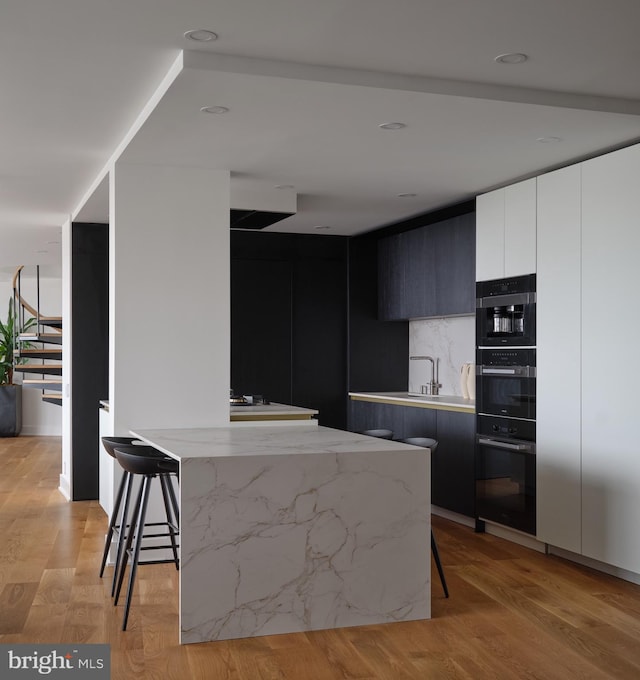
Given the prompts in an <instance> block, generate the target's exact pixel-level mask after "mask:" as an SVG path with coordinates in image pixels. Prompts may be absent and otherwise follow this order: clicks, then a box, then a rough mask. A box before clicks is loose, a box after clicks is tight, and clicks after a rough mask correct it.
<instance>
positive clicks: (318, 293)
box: [231, 231, 348, 428]
mask: <svg viewBox="0 0 640 680" xmlns="http://www.w3.org/2000/svg"><path fill="white" fill-rule="evenodd" d="M231 256H232V257H231V387H233V389H234V390H235V391H236V392H238V393H241V394H262V395H264V396H265V397H266V398H268V399H269V400H271V401H276V402H281V403H285V404H293V405H295V406H305V407H309V408H315V409H318V411H319V412H320V415H319V421H320V424H321V425H327V426H329V427H336V428H344V427H346V419H347V416H346V398H347V397H346V394H347V271H348V267H347V256H348V247H347V239H345V238H341V237H319V236H306V235H291V234H269V233H250V232H242V231H233V232H232V234H231Z"/></svg>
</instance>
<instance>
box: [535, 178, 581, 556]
mask: <svg viewBox="0 0 640 680" xmlns="http://www.w3.org/2000/svg"><path fill="white" fill-rule="evenodd" d="M580 187H581V168H580V165H573V166H571V167H568V168H563V169H562V170H557V171H555V172H550V173H548V174H546V175H542V176H541V177H538V186H537V216H538V217H537V234H538V236H537V240H538V251H537V263H538V276H537V288H538V292H537V306H536V313H537V347H538V349H537V382H536V388H537V398H536V413H537V417H536V421H537V422H536V439H537V446H536V453H537V456H536V460H537V486H536V489H537V538H538V540H540V541H544V542H545V543H549V544H551V545H554V546H557V547H560V548H564V549H565V550H571V551H572V552H575V553H580V552H581V550H582V546H581V524H582V516H581V449H580V434H581V430H580V428H581V419H580V406H581V404H580V395H581V384H580V370H581V360H580V359H581V357H580V334H581V319H580V304H579V303H580V285H581V281H580V259H581V258H580V231H581V224H580V217H581V216H580V209H581V205H580Z"/></svg>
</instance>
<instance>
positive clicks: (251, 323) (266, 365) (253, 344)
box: [231, 258, 292, 404]
mask: <svg viewBox="0 0 640 680" xmlns="http://www.w3.org/2000/svg"><path fill="white" fill-rule="evenodd" d="M291 292H292V291H291V264H290V263H289V262H286V261H282V260H245V259H235V258H234V259H232V260H231V376H232V381H231V387H232V388H233V390H234V391H235V393H236V394H262V395H263V396H264V397H265V398H266V399H269V400H271V401H275V402H280V403H284V404H288V403H290V400H291V351H292V348H291Z"/></svg>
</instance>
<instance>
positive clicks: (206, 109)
mask: <svg viewBox="0 0 640 680" xmlns="http://www.w3.org/2000/svg"><path fill="white" fill-rule="evenodd" d="M200 111H202V113H227V112H228V111H229V109H228V108H227V107H226V106H203V107H202V108H201V109H200Z"/></svg>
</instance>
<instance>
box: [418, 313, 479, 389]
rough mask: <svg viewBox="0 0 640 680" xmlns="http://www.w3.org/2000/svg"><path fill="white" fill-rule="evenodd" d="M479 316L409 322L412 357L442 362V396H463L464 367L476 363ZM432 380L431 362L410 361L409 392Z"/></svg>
mask: <svg viewBox="0 0 640 680" xmlns="http://www.w3.org/2000/svg"><path fill="white" fill-rule="evenodd" d="M475 334H476V328H475V315H469V316H451V317H442V318H436V319H418V320H416V321H410V322H409V356H415V355H428V356H432V357H433V358H434V359H438V358H439V359H440V383H441V384H442V387H441V388H440V394H448V395H455V396H458V397H461V396H462V389H461V387H460V367H461V366H462V364H464V363H469V362H474V361H475V345H476V340H475V337H476V336H475ZM430 378H431V362H429V361H409V392H420V385H424V384H426V383H427V382H428V381H429V380H430Z"/></svg>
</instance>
